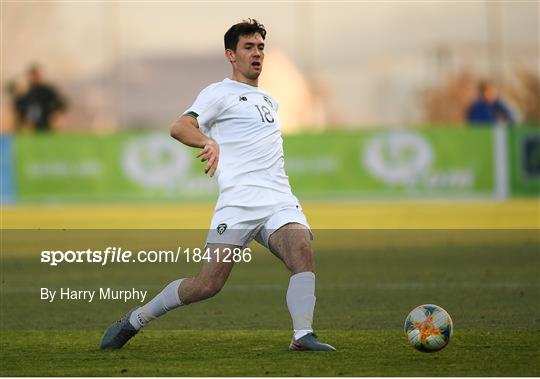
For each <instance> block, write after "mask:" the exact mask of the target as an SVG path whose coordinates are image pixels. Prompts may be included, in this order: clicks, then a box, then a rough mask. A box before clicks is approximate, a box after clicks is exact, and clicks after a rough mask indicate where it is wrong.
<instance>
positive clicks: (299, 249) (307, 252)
mask: <svg viewBox="0 0 540 379" xmlns="http://www.w3.org/2000/svg"><path fill="white" fill-rule="evenodd" d="M295 250H296V251H295V254H294V255H295V257H294V259H293V260H292V265H291V266H292V267H290V269H291V271H292V272H293V273H298V272H304V271H315V267H314V264H313V249H312V248H311V244H310V243H309V241H300V242H298V245H297V246H296V247H295Z"/></svg>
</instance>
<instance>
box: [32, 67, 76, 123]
mask: <svg viewBox="0 0 540 379" xmlns="http://www.w3.org/2000/svg"><path fill="white" fill-rule="evenodd" d="M28 80H29V85H30V87H29V88H28V92H27V93H26V94H25V95H24V120H25V122H27V123H29V124H30V125H31V126H32V127H33V128H34V129H35V130H36V131H49V130H51V129H52V128H53V127H54V123H55V119H56V117H57V116H58V114H59V113H62V112H63V111H65V109H66V101H65V100H64V99H63V97H62V96H61V95H60V94H59V93H58V91H57V90H56V89H55V88H54V87H53V86H52V85H50V84H46V83H45V82H44V80H43V73H42V71H41V68H40V67H39V66H37V65H33V66H31V67H30V69H29V70H28Z"/></svg>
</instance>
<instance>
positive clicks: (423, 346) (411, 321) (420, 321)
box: [404, 304, 453, 353]
mask: <svg viewBox="0 0 540 379" xmlns="http://www.w3.org/2000/svg"><path fill="white" fill-rule="evenodd" d="M404 329H405V335H407V338H408V339H409V342H410V343H411V345H413V347H414V348H415V349H417V350H419V351H422V352H424V353H432V352H435V351H439V350H441V349H442V348H443V347H445V346H446V345H448V342H450V337H451V336H452V330H453V325H452V319H451V318H450V315H449V314H448V312H446V311H445V310H444V309H442V308H441V307H439V306H437V305H433V304H424V305H420V306H418V307H416V308H414V309H413V310H412V311H411V313H409V315H408V316H407V318H406V319H405V328H404Z"/></svg>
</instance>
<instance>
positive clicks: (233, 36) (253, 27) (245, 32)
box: [224, 18, 266, 51]
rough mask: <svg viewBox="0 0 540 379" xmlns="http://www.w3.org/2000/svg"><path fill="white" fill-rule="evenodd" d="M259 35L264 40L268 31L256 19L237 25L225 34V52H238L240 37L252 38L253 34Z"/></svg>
mask: <svg viewBox="0 0 540 379" xmlns="http://www.w3.org/2000/svg"><path fill="white" fill-rule="evenodd" d="M255 33H259V34H260V35H261V37H262V39H263V40H264V39H265V38H266V29H265V28H264V25H263V24H260V23H259V22H258V21H257V20H255V19H251V18H249V19H247V20H244V21H242V22H240V23H238V24H235V25H233V26H231V27H230V29H229V30H227V33H225V37H224V40H225V50H227V49H230V50H232V51H236V45H238V40H239V39H240V36H250V35H252V34H255Z"/></svg>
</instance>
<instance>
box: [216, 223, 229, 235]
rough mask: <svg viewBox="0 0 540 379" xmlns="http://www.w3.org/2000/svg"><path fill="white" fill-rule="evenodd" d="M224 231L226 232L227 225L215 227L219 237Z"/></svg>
mask: <svg viewBox="0 0 540 379" xmlns="http://www.w3.org/2000/svg"><path fill="white" fill-rule="evenodd" d="M225 230H227V224H219V225H218V226H217V232H218V234H219V235H221V234H223V233H225Z"/></svg>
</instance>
